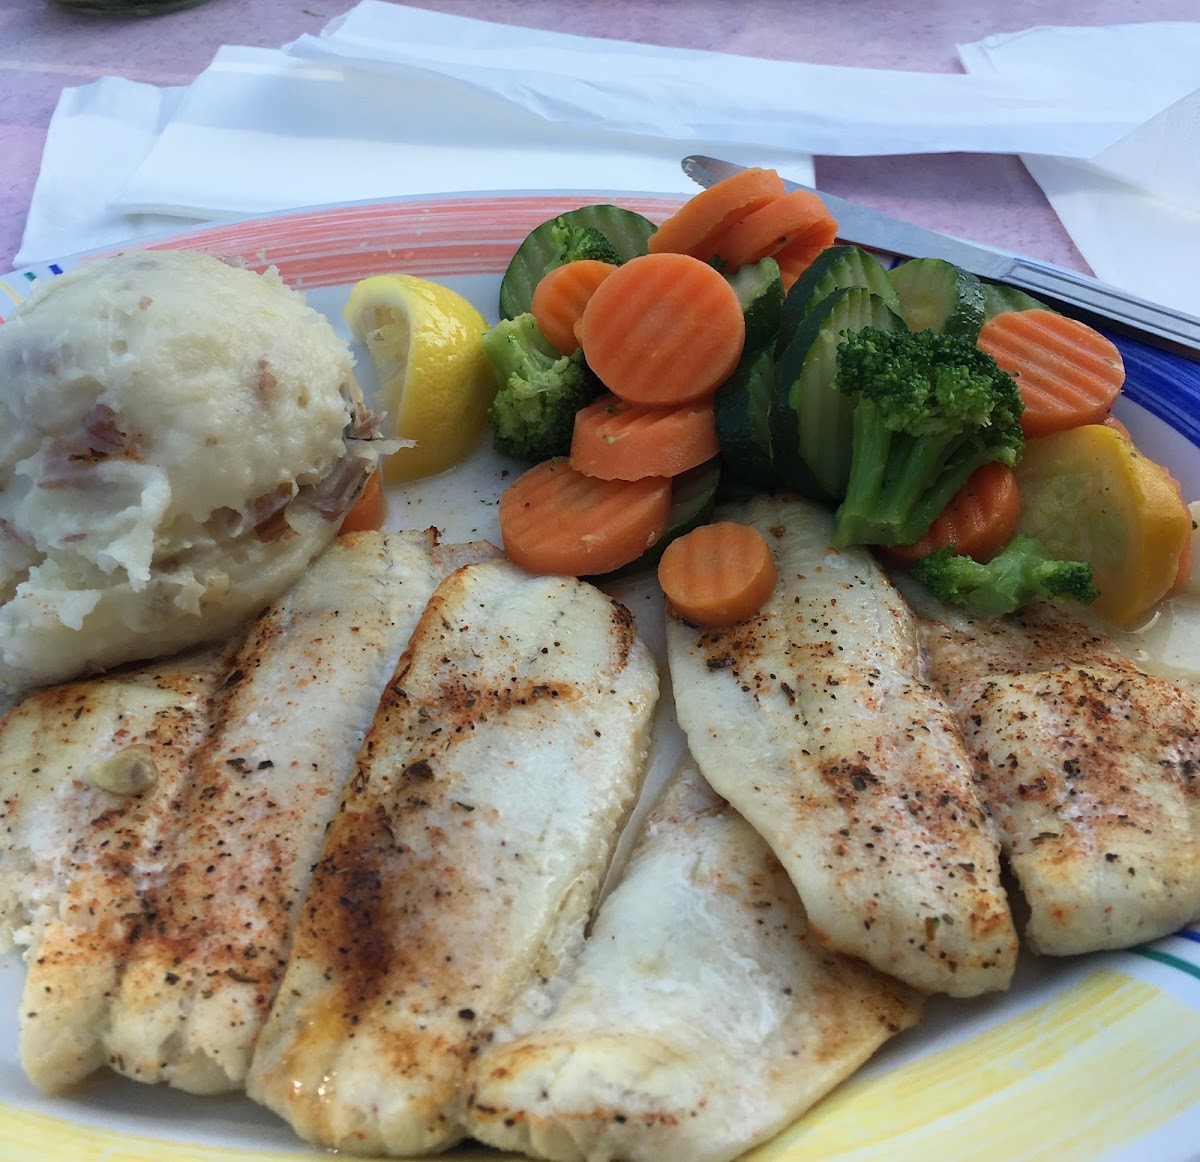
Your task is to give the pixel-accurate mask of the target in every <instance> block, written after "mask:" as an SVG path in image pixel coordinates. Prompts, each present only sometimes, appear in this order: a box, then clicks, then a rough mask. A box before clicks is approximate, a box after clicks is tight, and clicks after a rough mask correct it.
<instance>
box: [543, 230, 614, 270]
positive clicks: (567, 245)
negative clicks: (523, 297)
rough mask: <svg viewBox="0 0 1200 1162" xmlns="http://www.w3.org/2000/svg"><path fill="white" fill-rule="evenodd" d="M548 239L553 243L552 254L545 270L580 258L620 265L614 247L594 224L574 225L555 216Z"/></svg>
mask: <svg viewBox="0 0 1200 1162" xmlns="http://www.w3.org/2000/svg"><path fill="white" fill-rule="evenodd" d="M550 241H551V242H552V243H553V244H554V254H553V256H552V257H551V259H550V262H549V263H548V265H547V270H553V269H554V267H556V266H562V265H563V264H564V263H567V262H575V261H576V260H578V259H581V258H594V259H596V260H597V261H598V262H611V263H612V264H613V266H620V265H621V256H620V255H619V254H618V253H617V250H616V247H615V246H613V244H612V243H611V242H609V240H608V239H607V238H606V237H605V236H604V234H603V233H602V232H601V231H600V230H598V229H596V227H595V226H575V225H572V224H571V223H570V222H568V221H566V220H565V219H563V218H561V217H559V218H555V219H554V225H553V226H551V227H550Z"/></svg>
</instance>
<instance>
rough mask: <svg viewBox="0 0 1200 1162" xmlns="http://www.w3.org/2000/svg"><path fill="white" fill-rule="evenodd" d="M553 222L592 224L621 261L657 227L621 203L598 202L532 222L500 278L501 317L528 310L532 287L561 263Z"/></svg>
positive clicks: (640, 250) (643, 246) (631, 255)
mask: <svg viewBox="0 0 1200 1162" xmlns="http://www.w3.org/2000/svg"><path fill="white" fill-rule="evenodd" d="M556 222H565V223H567V224H568V225H574V226H580V227H586V226H592V227H595V229H597V230H599V231H600V233H601V234H603V235H604V237H605V238H607V239H608V241H609V242H610V243H611V244H612V247H613V249H614V250H616V252H617V254H618V256H619V257H620V259H621V261H622V262H627V261H628V260H629V259H631V258H635V257H637V256H638V255H639V254H645V253H646V243H647V242H648V241H649V239H650V235H651V234H653V233H654V231H655V230H656V229H657V227H656V226H655V224H654V223H653V222H651V221H650V219H649V218H646V217H644V216H643V215H641V214H638V213H636V212H634V211H633V210H626V209H624V208H623V207H621V206H613V205H609V204H608V203H597V204H596V205H593V206H580V207H579V209H577V210H568V211H566V212H565V213H563V214H557V215H555V216H554V217H553V218H549V219H547V220H546V221H545V222H542V223H541V224H540V225H538V226H535V227H534V228H533V229H532V230H531V231H530V232H529V233H528V234H527V235H526V236H525V240H524V241H523V242H522V243H521V245H520V246H518V247H517V250H516V253H515V254H514V255H513V256H512V259H511V260H510V261H509V264H508V269H507V270H505V272H504V277H503V278H502V279H501V280H500V317H501V318H503V319H515V318H516V317H517V315H523V314H525V312H526V311H528V310H529V305H530V303H531V302H532V301H533V290H534V287H536V286H537V284H538V283H539V282H540V281H541V278H542V275H544V274H545V273H546V271H547V270H549V269H550V268H551V267H554V266H559V265H561V255H560V254H559V253H558V248H557V247H556V246H555V244H554V238H553V232H554V225H555V223H556Z"/></svg>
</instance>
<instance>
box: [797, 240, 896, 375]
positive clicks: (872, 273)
mask: <svg viewBox="0 0 1200 1162" xmlns="http://www.w3.org/2000/svg"><path fill="white" fill-rule="evenodd" d="M852 286H858V287H866V289H867V290H869V291H871V292H872V293H874V294H875V295H877V296H878V297H879V298H881V299H882V300H883V301H884V302H885V303H886V304H887V305H888V306H889V307H891V309H892V310H893V311H895V312H897V313H899V311H900V296H899V295H897V293H896V288H895V287H894V286H892V281H891V279H890V278H888V272H887V267H885V266H884V265H883V263H882V262H880V261H879V259H878V258H876V257H875V255H873V254H872V253H871V252H870V251H869V250H864V249H863V248H862V247H861V246H830V247H829V248H828V249H826V250H823V251H822V252H821V253H820V254H819V255H818V256H817V257H816V259H814V261H813V262H812V264H811V265H810V266H809V267H808V269H807V270H805V272H804V273H803V274H802V275H801V276H800V277H799V278H798V279H797V280H796V281H795V282H794V283H793V284H792V289H791V290H789V291H788V294H787V301H786V302H785V303H784V305H783V317H782V319H781V320H780V323H779V346H778V351H779V352H780V353H781V354H782V352H783V351H784V349H785V348H786V347H787V346H788V344H789V343H790V342H791V340H792V336H793V335H795V333H796V328H797V327H799V326H800V324H801V322H803V320H804V317H805V315H807V314H809V312H810V311H812V310H813V309H814V308H815V307H816V305H817V304H818V303H819V302H821V301H822V300H823V299H825V298H827V297H828V296H829V295H831V294H832V293H833V292H834V291H835V290H840V289H841V288H842V287H852Z"/></svg>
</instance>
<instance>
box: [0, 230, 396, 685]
mask: <svg viewBox="0 0 1200 1162" xmlns="http://www.w3.org/2000/svg"><path fill="white" fill-rule="evenodd" d="M377 437H378V421H377V417H376V416H374V415H373V414H372V412H371V411H370V409H369V408H368V407H367V406H366V404H365V403H364V400H363V396H362V393H361V391H360V389H359V387H358V384H357V383H356V381H355V377H354V366H353V358H352V356H351V354H350V350H349V347H348V345H347V344H346V343H345V342H344V341H343V340H341V339H340V338H338V336H337V335H336V334H335V332H334V330H333V328H332V327H331V326H330V324H329V321H328V320H327V319H326V318H325V317H324V316H323V315H321V314H319V313H318V312H317V311H315V310H313V309H312V308H311V307H309V306H308V305H307V303H306V302H305V300H304V298H303V296H302V295H301V294H300V293H298V292H297V291H294V290H292V289H291V288H289V287H288V286H286V285H285V284H284V282H283V281H282V279H281V278H280V277H279V275H278V273H277V272H276V271H275V270H274V269H273V268H272V269H271V270H269V271H267V272H266V273H265V274H261V275H260V274H256V273H253V272H251V271H248V270H243V269H239V268H237V267H234V266H230V265H227V264H226V263H224V262H222V261H220V260H219V259H217V258H213V257H211V256H208V255H204V254H199V253H195V252H190V251H162V252H149V251H146V252H128V253H125V254H122V255H120V256H118V257H114V258H107V259H101V260H98V261H96V262H93V263H89V264H85V265H84V266H82V267H80V268H78V269H76V270H73V271H70V272H69V273H67V274H65V275H63V276H61V277H59V278H56V279H53V280H50V281H48V282H46V283H45V284H43V285H42V286H40V287H39V289H38V291H37V292H36V293H35V294H34V296H33V297H31V298H30V299H29V301H28V302H26V303H25V304H23V305H22V306H21V307H20V308H19V309H18V310H17V311H16V312H15V313H14V314H13V315H12V316H11V317H10V319H9V320H8V322H6V323H5V324H4V325H3V326H0V692H6V693H8V694H9V695H11V694H13V693H16V692H19V691H21V690H24V689H27V688H30V687H33V686H36V685H41V684H45V683H48V682H55V681H61V680H64V679H67V678H70V677H74V676H77V675H79V674H84V673H89V672H94V671H97V670H100V669H104V668H107V667H110V666H113V665H116V664H119V663H122V662H126V661H132V660H137V659H145V658H151V657H158V656H162V655H165V654H170V653H173V652H175V651H177V650H180V649H183V648H185V647H188V646H191V645H195V644H197V643H199V642H202V641H208V640H213V639H216V638H219V637H222V636H224V635H227V634H228V633H229V632H231V631H232V630H233V629H234V628H235V627H236V626H237V625H239V624H240V623H241V622H243V621H244V620H245V619H246V618H248V617H250V616H251V615H253V614H255V613H257V612H258V611H259V610H260V609H261V608H262V607H263V606H264V605H266V604H267V603H268V602H270V601H271V600H273V599H274V598H275V597H277V596H278V595H279V594H281V593H282V592H283V591H284V590H286V589H287V588H288V587H289V586H291V584H292V583H293V582H294V581H295V580H296V579H297V578H298V577H299V576H300V574H301V573H302V572H303V570H304V569H305V567H306V566H307V565H308V563H309V561H310V560H312V558H313V557H315V556H316V555H317V554H318V553H320V552H321V550H322V549H324V548H325V547H326V546H327V545H328V544H329V542H330V541H331V540H332V538H333V537H334V535H335V534H336V532H337V529H338V525H339V522H340V520H341V517H342V516H343V514H344V513H345V512H346V510H347V509H348V508H349V507H350V506H351V504H353V502H354V500H355V499H356V497H357V496H358V495H359V493H360V491H361V489H362V487H363V485H364V483H365V481H366V479H367V477H368V476H369V474H370V473H371V471H373V469H374V467H375V464H376V461H377V459H378V453H379V451H380V450H381V446H382V443H381V441H379V440H378V439H377Z"/></svg>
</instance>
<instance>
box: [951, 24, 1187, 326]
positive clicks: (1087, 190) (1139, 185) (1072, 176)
mask: <svg viewBox="0 0 1200 1162" xmlns="http://www.w3.org/2000/svg"><path fill="white" fill-rule="evenodd" d="M959 56H960V58H961V59H962V62H963V66H964V68H966V69H967V70H968V72H969V73H970V74H971V75H974V76H1003V77H1006V78H1008V79H1010V80H1012V81H1014V82H1019V81H1021V80H1027V81H1029V82H1030V83H1032V84H1038V83H1040V82H1039V78H1041V77H1044V76H1046V75H1048V74H1050V73H1057V74H1059V75H1061V74H1062V73H1064V72H1066V73H1068V74H1078V73H1082V72H1086V73H1089V74H1091V75H1097V76H1105V77H1107V78H1109V82H1110V84H1111V86H1112V89H1113V91H1114V93H1116V94H1118V95H1120V96H1121V98H1122V99H1123V100H1126V101H1127V102H1128V103H1129V106H1130V107H1131V108H1132V109H1135V110H1136V111H1137V114H1138V116H1139V121H1140V123H1139V124H1138V125H1137V126H1136V127H1135V128H1134V129H1133V130H1131V131H1130V132H1128V133H1126V134H1124V135H1123V136H1122V137H1120V138H1119V139H1118V140H1117V141H1116V142H1114V143H1113V144H1111V145H1110V146H1108V147H1107V148H1105V149H1103V150H1100V151H1098V152H1097V153H1096V154H1094V155H1093V156H1092V157H1091V158H1089V159H1086V160H1082V159H1066V158H1061V157H1051V156H1040V155H1037V154H1026V155H1023V156H1022V160H1023V161H1024V163H1025V165H1026V167H1027V168H1028V170H1029V172H1030V173H1031V174H1032V175H1033V177H1034V180H1035V181H1037V183H1038V184H1039V185H1040V186H1041V187H1042V190H1043V191H1044V192H1045V194H1046V197H1047V198H1048V199H1049V201H1050V204H1051V205H1052V206H1053V207H1054V210H1055V212H1056V213H1057V214H1058V216H1059V218H1060V219H1061V221H1062V223H1063V225H1064V226H1065V227H1066V229H1067V232H1068V233H1069V234H1070V235H1071V238H1072V240H1073V241H1074V242H1075V245H1076V246H1077V247H1078V248H1079V251H1080V253H1081V254H1082V255H1083V256H1084V258H1086V259H1087V261H1088V263H1089V265H1090V266H1091V268H1092V270H1093V271H1094V272H1095V274H1096V276H1097V277H1098V278H1100V279H1103V280H1104V281H1105V282H1109V283H1112V284H1113V285H1114V286H1119V287H1122V288H1124V289H1125V290H1128V291H1130V292H1131V293H1133V294H1136V295H1140V296H1141V297H1142V298H1146V299H1150V300H1151V301H1153V302H1159V303H1163V304H1164V305H1167V306H1172V307H1175V308H1176V309H1178V310H1182V311H1186V312H1187V313H1189V314H1192V315H1198V316H1200V290H1198V289H1197V282H1196V274H1195V272H1196V270H1197V269H1200V159H1198V157H1197V145H1198V144H1200V24H1184V23H1170V24H1133V25H1118V26H1109V27H1100V28H1034V29H1029V30H1027V31H1025V32H1021V33H1015V34H1011V35H1005V36H995V37H989V38H987V39H986V40H983V41H979V42H977V43H975V44H967V45H960V46H959Z"/></svg>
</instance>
